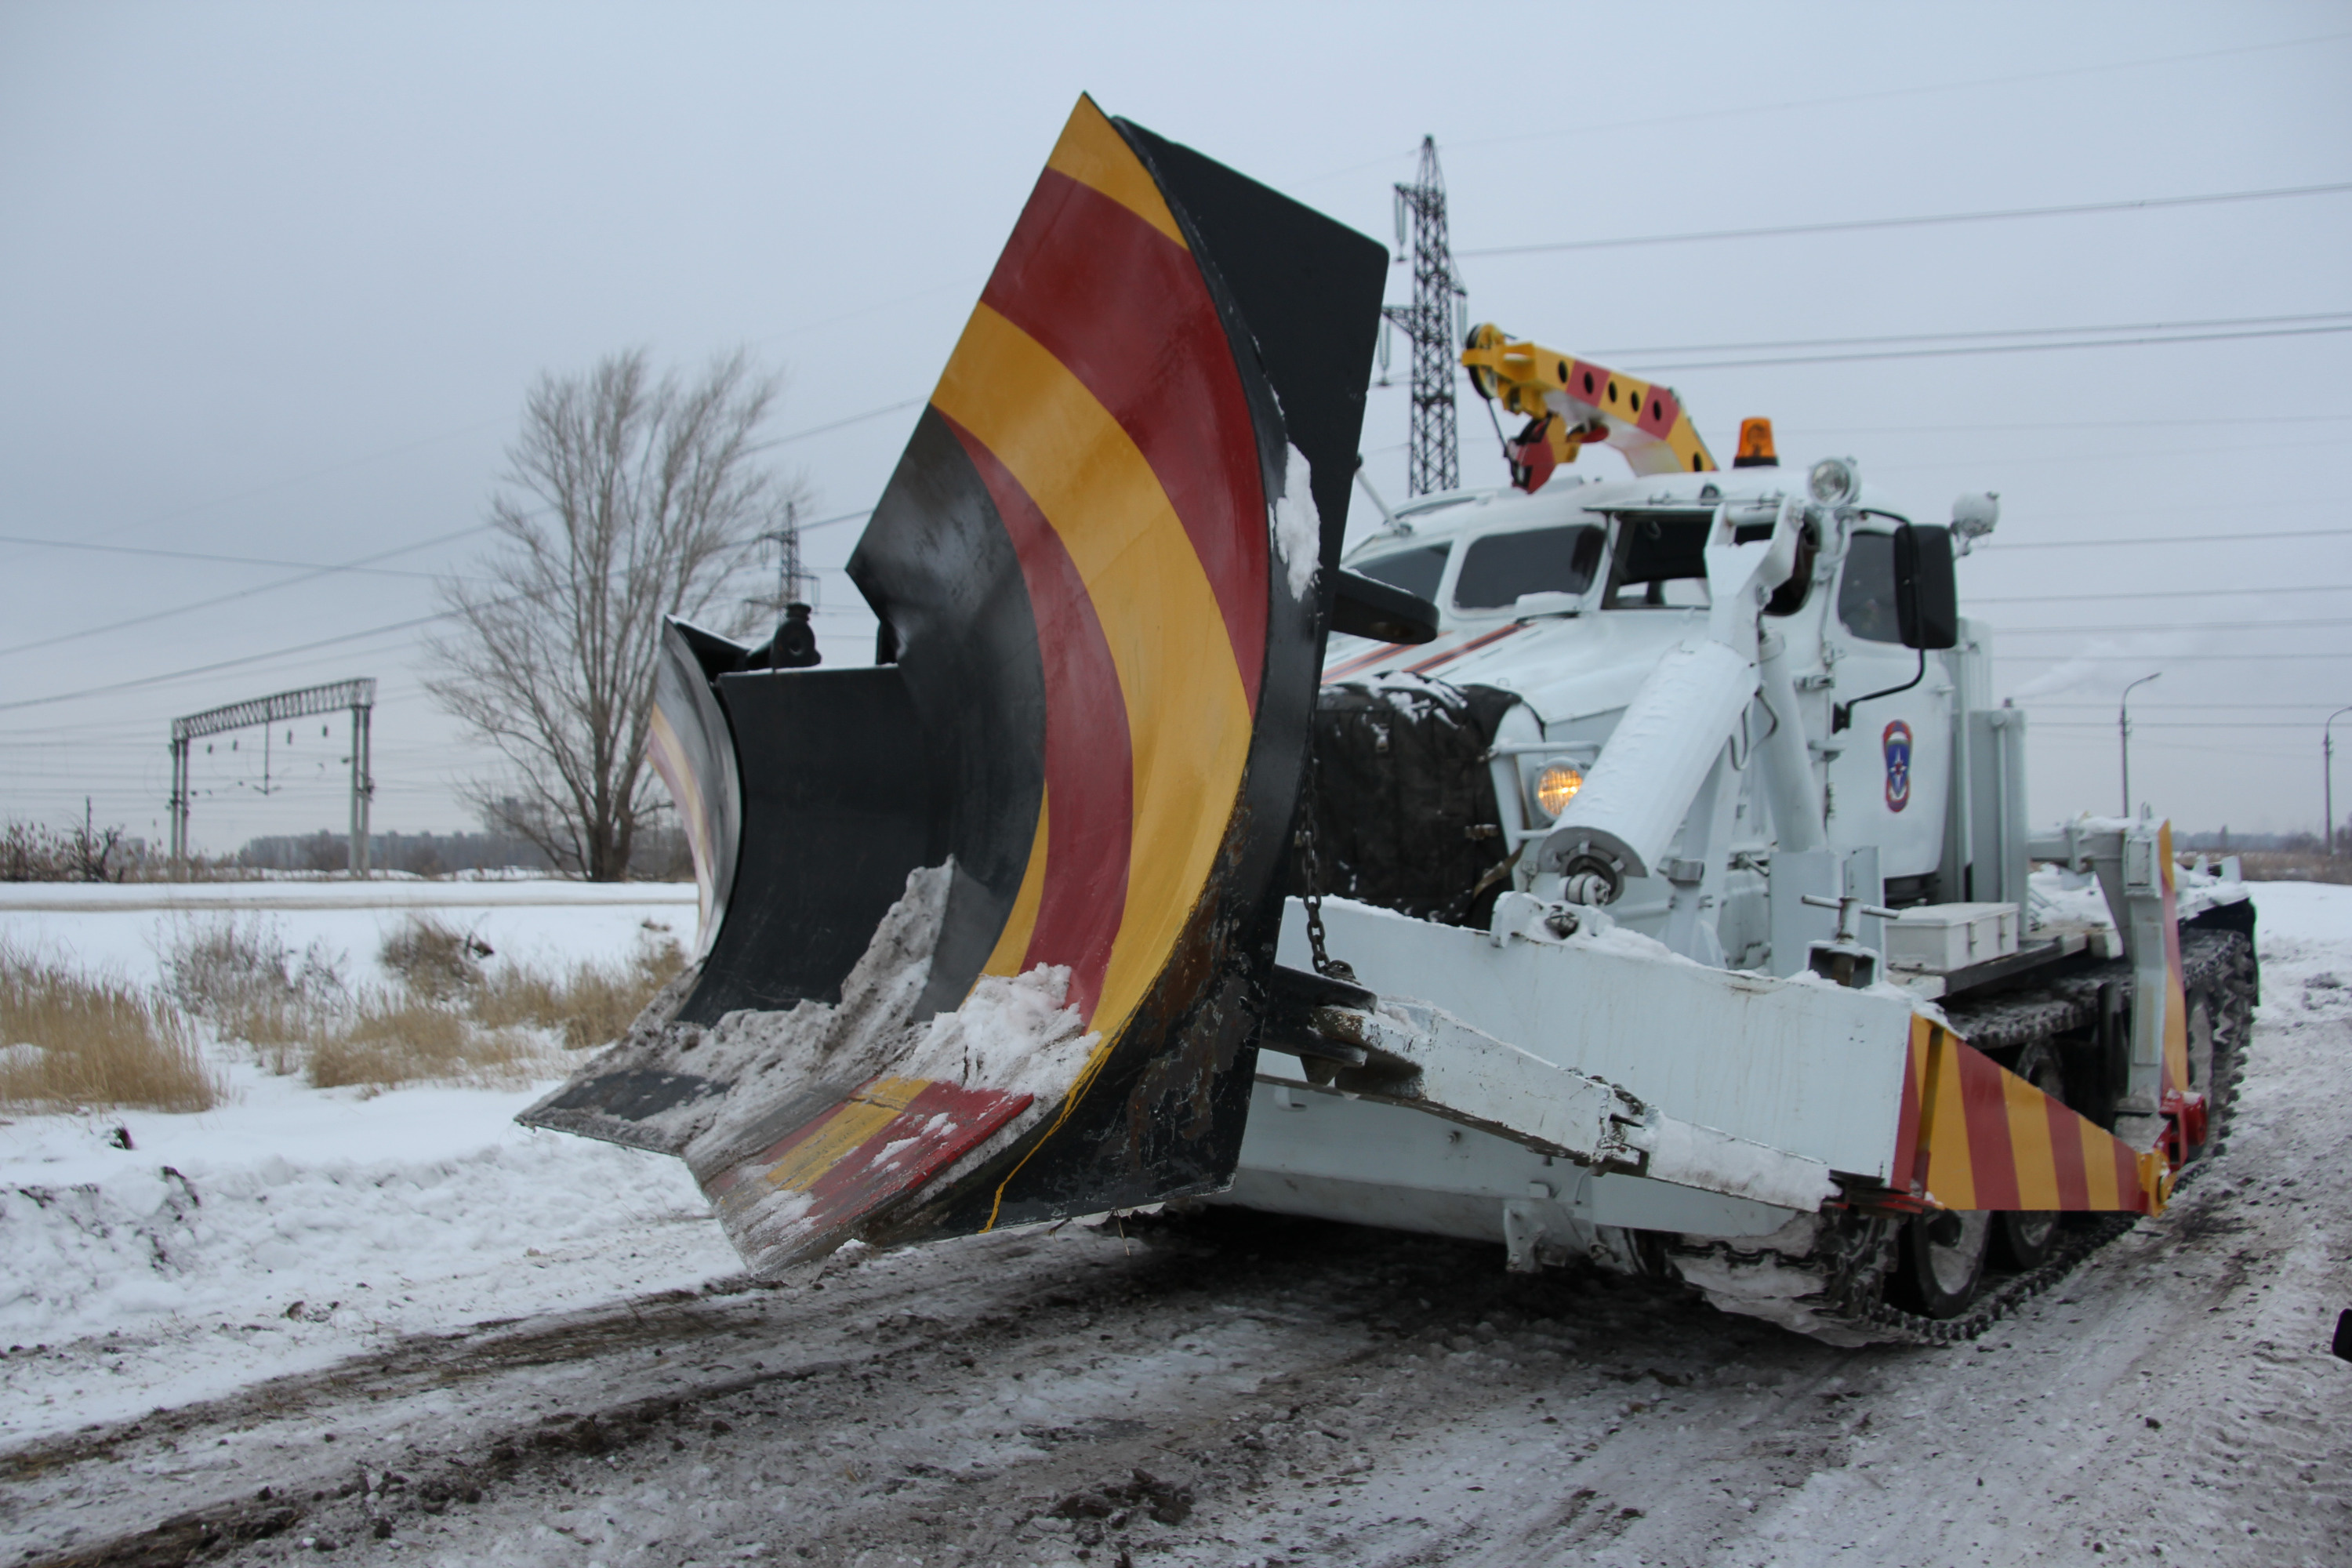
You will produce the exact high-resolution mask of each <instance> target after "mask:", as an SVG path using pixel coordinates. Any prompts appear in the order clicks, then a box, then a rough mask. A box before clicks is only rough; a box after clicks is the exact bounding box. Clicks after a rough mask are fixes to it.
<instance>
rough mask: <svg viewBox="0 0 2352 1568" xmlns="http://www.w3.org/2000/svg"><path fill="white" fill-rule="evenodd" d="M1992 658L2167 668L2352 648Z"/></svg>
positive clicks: (2330, 654)
mask: <svg viewBox="0 0 2352 1568" xmlns="http://www.w3.org/2000/svg"><path fill="white" fill-rule="evenodd" d="M1993 658H1998V659H2003V660H2007V661H2009V662H2011V663H2017V664H2024V663H2029V662H2030V663H2033V664H2146V663H2147V661H2148V660H2149V659H2151V658H2162V659H2163V660H2164V662H2165V663H2167V664H2211V663H2232V664H2234V663H2242V662H2244V661H2248V660H2270V661H2276V660H2280V659H2313V658H2347V659H2352V648H2299V649H2297V650H2295V651H2294V652H2293V653H2166V654H2161V655H2158V654H2150V653H1997V654H1994V655H1993Z"/></svg>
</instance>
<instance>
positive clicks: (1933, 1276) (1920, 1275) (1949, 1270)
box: [1887, 1209, 1997, 1318]
mask: <svg viewBox="0 0 2352 1568" xmlns="http://www.w3.org/2000/svg"><path fill="white" fill-rule="evenodd" d="M1996 1217H1997V1216H1995V1215H1993V1214H1992V1213H1991V1212H1990V1210H1986V1209H1972V1210H1969V1211H1968V1212H1966V1213H1962V1212H1960V1211H1958V1210H1954V1209H1941V1210H1938V1211H1937V1212H1936V1213H1934V1214H1923V1215H1916V1216H1914V1217H1913V1218H1912V1219H1911V1220H1910V1221H1909V1222H1908V1223H1906V1225H1905V1226H1904V1227H1903V1237H1902V1241H1901V1244H1900V1248H1899V1252H1898V1255H1897V1257H1896V1258H1895V1273H1894V1276H1893V1278H1892V1279H1890V1280H1889V1281H1888V1283H1887V1294H1888V1295H1889V1296H1890V1297H1891V1298H1893V1300H1895V1304H1896V1305H1897V1306H1901V1307H1907V1308H1909V1309H1910V1310H1913V1311H1915V1312H1917V1313H1920V1314H1921V1315H1922V1316H1925V1317H1929V1318H1957V1317H1958V1316H1959V1315H1960V1314H1961V1313H1963V1312H1965V1311H1967V1310H1969V1302H1971V1301H1973V1300H1976V1297H1977V1286H1978V1284H1979V1282H1980V1281H1982V1279H1984V1267H1985V1255H1986V1253H1987V1252H1988V1251H1990V1245H1991V1241H1992V1232H1993V1221H1994V1219H1995V1218H1996Z"/></svg>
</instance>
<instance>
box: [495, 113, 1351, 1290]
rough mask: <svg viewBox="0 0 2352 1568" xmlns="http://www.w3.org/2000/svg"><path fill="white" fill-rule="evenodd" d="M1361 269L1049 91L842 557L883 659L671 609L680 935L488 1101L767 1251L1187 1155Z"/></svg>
mask: <svg viewBox="0 0 2352 1568" xmlns="http://www.w3.org/2000/svg"><path fill="white" fill-rule="evenodd" d="M1385 268H1386V257H1385V255H1384V254H1383V252H1382V251H1381V248H1380V247H1378V246H1377V245H1375V244H1373V243H1372V242H1371V241H1370V240H1368V239H1366V238H1364V237H1362V236H1360V235H1358V234H1355V233H1353V232H1352V231H1350V230H1348V229H1346V228H1344V227H1342V226H1339V225H1338V224H1335V223H1333V222H1331V221H1330V220H1329V219H1328V218H1325V217H1322V216H1319V215H1318V214H1316V213H1313V212H1311V211H1309V210H1308V209H1307V208H1305V207H1302V206H1300V205H1297V204H1296V203H1294V202H1291V201H1290V200H1288V199H1287V198H1286V197H1283V196H1281V195H1276V193H1274V192H1272V191H1269V190H1267V189H1265V187H1264V186H1261V185H1258V184H1254V183H1252V182H1251V181H1249V180H1247V179H1244V178H1243V177H1242V176H1241V175H1239V174H1234V172H1233V171H1231V170H1229V169H1226V168H1224V167H1223V166H1221V165H1219V164H1217V163H1213V162H1211V161H1210V160H1208V159H1206V158H1203V157H1202V156H1201V155H1200V154H1199V153H1194V152H1192V151H1190V150H1189V149H1186V148H1183V147H1180V146H1177V145H1175V144H1173V143H1171V142H1164V141H1162V140H1160V138H1158V137H1156V136H1154V135H1152V134H1151V133H1150V132H1147V131H1144V130H1141V129H1140V128H1139V127H1136V126H1134V125H1130V124H1129V123H1127V122H1126V121H1114V120H1110V119H1108V118H1106V117H1105V116H1104V115H1103V114H1102V113H1101V111H1100V110H1097V108H1096V107H1095V105H1094V103H1093V102H1092V101H1091V100H1083V99H1082V100H1080V101H1079V104H1078V106H1077V110H1076V112H1075V113H1074V114H1073V115H1072V116H1071V117H1070V121H1069V123H1068V124H1067V126H1066V128H1065V129H1064V131H1063V133H1062V137H1061V140H1060V142H1058V143H1057V144H1056V145H1055V149H1054V153H1053V156H1052V157H1051V159H1049V160H1048V162H1047V164H1046V168H1045V174H1043V175H1042V176H1041V177H1040V178H1039V180H1038V183H1037V185H1036V188H1035V189H1034V191H1033V192H1032V193H1031V195H1030V198H1029V201H1028V205H1027V206H1026V207H1025V208H1024V210H1023V212H1022V215H1021V218H1020V221H1019V223H1018V224H1017V225H1016V226H1014V228H1013V237H1012V239H1011V240H1010V242H1009V243H1008V244H1007V245H1006V247H1005V249H1004V253H1003V257H1002V258H1000V259H999V260H998V262H997V265H996V268H995V271H994V273H993V274H992V276H991V278H990V279H989V281H988V285H987V288H986V289H985V291H984V292H983V293H982V297H981V301H980V304H979V306H978V308H977V309H976V310H974V311H973V313H972V316H971V321H970V323H969V324H968V325H967V326H966V328H965V330H964V333H963V336H962V339H961V341H960V342H958V344H957V345H956V349H955V352H954V353H953V355H952V356H951V357H950V360H949V363H948V366H947V370H946V372H945V374H943V375H942V376H941V377H940V383H939V386H938V388H937V390H936V391H935V392H934V393H933V394H932V395H931V399H930V402H929V405H928V406H927V407H926V408H925V409H924V411H923V413H922V415H921V416H920V418H919V420H918V422H917V425H916V428H915V432H914V435H913V437H912V438H911V439H910V440H909V441H908V446H907V450H906V453H905V455H904V456H903V457H902V458H900V460H899V463H898V470H897V472H896V474H895V475H894V476H893V477H892V479H891V480H890V484H889V486H888V488H887V490H886V491H885V492H884V494H883V497H882V500H881V503H880V505H879V506H878V507H877V510H876V511H875V514H874V517H873V521H871V523H870V524H869V525H868V526H867V528H866V534H865V537H864V538H863V539H862V540H861V541H860V542H859V544H858V546H857V549H856V552H855V554H854V555H853V556H852V557H851V560H850V564H849V571H850V575H851V577H852V578H853V580H855V582H856V584H857V586H858V588H859V589H860V590H861V591H862V592H863V593H864V595H866V601H867V602H868V603H869V604H870V605H872V606H873V608H874V611H875V614H876V615H877V616H878V617H880V619H881V621H882V624H883V626H884V640H885V645H886V647H890V646H892V645H895V650H896V660H895V662H892V663H887V664H883V665H880V666H877V667H876V668H857V669H787V670H771V669H763V668H741V667H742V665H743V664H744V663H745V662H746V655H745V650H743V649H741V648H740V647H736V645H733V644H731V643H728V642H726V641H725V640H724V639H720V638H716V637H710V636H709V634H707V633H703V632H700V631H698V630H696V629H695V628H691V627H687V626H673V627H672V628H671V632H670V638H669V644H668V660H667V668H666V669H665V671H664V673H663V676H662V681H661V686H660V690H659V694H658V701H657V714H658V722H657V723H656V730H655V736H656V738H655V742H654V748H653V750H654V760H655V762H656V765H657V766H659V767H660V768H661V770H662V772H663V774H664V776H665V777H666V778H667V780H668V781H669V784H670V786H671V789H672V791H673V793H674V794H675V795H677V800H678V805H679V809H680V812H681V815H682V816H684V818H685V819H686V822H687V826H688V837H689V840H690V842H691V843H692V845H693V846H694V847H695V850H696V855H697V872H698V877H699V878H700V879H701V882H702V887H703V891H704V903H705V908H706V910H707V911H709V917H708V918H709V925H708V926H707V927H706V930H705V931H704V942H705V945H704V951H703V953H702V957H701V962H700V963H699V965H698V967H697V969H696V970H694V971H693V972H692V973H690V974H689V975H688V976H687V977H686V978H685V979H684V980H682V981H681V983H680V984H679V985H678V986H677V987H676V988H674V992H673V994H669V995H667V996H666V997H665V998H664V999H663V1000H661V1001H660V1002H657V1003H656V1005H655V1007H654V1008H653V1009H652V1010H650V1011H649V1012H648V1014H647V1016H646V1018H645V1019H643V1020H641V1021H640V1023H639V1025H638V1026H637V1027H636V1028H635V1029H634V1030H633V1031H632V1033H631V1035H630V1037H629V1038H628V1039H627V1040H625V1041H624V1042H623V1043H622V1044H621V1045H620V1046H619V1047H615V1048H614V1050H613V1051H612V1052H610V1053H607V1055H605V1056H604V1058H600V1059H599V1060H598V1061H597V1062H595V1063H594V1064H593V1065H592V1066H590V1067H589V1068H586V1069H584V1070H583V1071H582V1072H581V1073H580V1074H578V1075H577V1076H576V1077H575V1078H574V1079H572V1081H571V1082H570V1083H568V1084H566V1085H565V1086H564V1087H563V1088H562V1089H561V1090H559V1091H558V1092H557V1093H556V1094H554V1095H552V1096H551V1097H550V1098H549V1099H548V1100H544V1101H543V1102H541V1104H540V1105H538V1106H535V1107H533V1108H532V1109H531V1110H530V1111H528V1112H526V1113H525V1116H524V1118H523V1119H524V1120H525V1121H528V1122H530V1123H532V1124H534V1125H539V1126H547V1127H561V1128H566V1129H570V1130H572V1131H580V1132H585V1133H589V1134H591V1135H593V1136H598V1137H604V1138H610V1139H614V1140H615V1141H617V1142H627V1143H633V1144H636V1145H638V1146H641V1147H647V1148H657V1149H663V1150H666V1151H668V1152H676V1153H679V1154H682V1155H684V1156H685V1157H686V1158H687V1160H688V1163H690V1164H691V1165H692V1167H693V1169H694V1172H695V1174H696V1176H697V1178H698V1180H699V1181H700V1182H701V1184H702V1185H703V1188H704V1190H705V1192H706V1193H708V1194H710V1196H711V1197H712V1198H713V1200H714V1201H715V1202H716V1203H717V1205H718V1206H719V1213H720V1215H721V1217H722V1219H723V1220H724V1221H725V1223H726V1225H727V1228H728V1231H729V1234H730V1236H731V1237H733V1238H734V1240H735V1242H736V1244H737V1245H738V1246H739V1247H740V1248H742V1250H743V1251H744V1254H745V1256H746V1258H748V1259H749V1260H750V1261H751V1263H752V1265H753V1267H754V1268H759V1269H765V1270H773V1269H775V1268H782V1267H783V1266H785V1265H788V1264H790V1263H792V1262H793V1261H795V1260H798V1259H801V1258H808V1257H813V1256H815V1255H817V1254H819V1253H822V1252H824V1251H825V1250H828V1249H829V1248H831V1247H834V1246H836V1245H838V1244H839V1243H840V1242H841V1241H842V1240H844V1239H845V1238H847V1237H851V1236H853V1235H855V1236H859V1237H864V1238H866V1239H867V1240H871V1241H877V1242H896V1241H904V1240H911V1239H919V1238H923V1237H940V1236H949V1235H956V1234H964V1233H970V1232H973V1231H979V1230H984V1229H987V1228H990V1227H991V1226H1000V1225H1007V1224H1019V1223H1026V1222H1032V1221H1036V1220H1041V1219H1046V1218H1052V1217H1055V1216H1059V1215H1069V1214H1085V1213H1094V1212H1099V1211H1101V1210H1104V1209H1108V1208H1112V1207H1117V1206H1121V1205H1134V1204H1142V1203H1149V1202H1152V1201H1156V1200H1158V1199H1161V1198H1165V1197H1170V1196H1173V1195H1177V1194H1187V1193H1198V1192H1207V1191H1213V1190H1216V1189H1218V1188H1220V1187H1222V1186H1223V1185H1224V1184H1226V1183H1227V1182H1228V1181H1229V1180H1230V1177H1231V1174H1232V1171H1233V1168H1234V1161H1235V1159H1236V1157H1237V1155H1238V1153H1239V1150H1240V1144H1241V1135H1242V1127H1243V1121H1244V1115H1245V1111H1246V1106H1247V1100H1248V1092H1249V1086H1250V1080H1251V1078H1252V1073H1253V1069H1254V1066H1255V1061H1254V1058H1255V1047H1254V1038H1255V1020H1256V1019H1257V1017H1258V1016H1259V1015H1260V1012H1261V1010H1262V994H1263V987H1264V985H1265V982H1266V979H1267V977H1268V975H1269V974H1270V973H1271V970H1272V966H1273V955H1274V938H1275V932H1276V916H1277V915H1278V912H1279V891H1278V889H1277V888H1276V879H1277V876H1278V873H1279V871H1280V869H1281V866H1282V862H1283V858H1284V854H1285V850H1286V845H1287V840H1288V836H1289V832H1290V826H1291V819H1292V816H1293V813H1294V809H1295V806H1296V804H1297V797H1298V785H1299V773H1300V769H1301V766H1302V765H1303V761H1304V757H1305V753H1306V746H1307V721H1308V716H1309V713H1310V710H1311V706H1312V703H1313V700H1314V691H1315V685H1316V679H1317V672H1318V668H1319V666H1320V663H1321V655H1322V644H1323V635H1324V631H1325V627H1326V626H1327V624H1328V616H1329V610H1330V584H1332V583H1333V581H1334V580H1335V575H1336V571H1337V562H1338V555H1339V540H1340V535H1341V532H1342V531H1343V529H1344V526H1345V520H1346V516H1347V506H1348V498H1349V482H1350V479H1351V478H1352V475H1353V472H1354V468H1355V464H1356V451H1357V439H1358V434H1359V430H1360V425H1361V421H1362V414H1363V394H1364V387H1365V384H1366V383H1367V380H1368V379H1369V376H1370V363H1371V355H1372V349H1373V342H1374V335H1375V332H1376V331H1377V327H1378V322H1379V307H1380V299H1381V288H1382V282H1383V278H1384V274H1385Z"/></svg>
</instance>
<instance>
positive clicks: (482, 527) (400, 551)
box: [0, 522, 490, 658]
mask: <svg viewBox="0 0 2352 1568" xmlns="http://www.w3.org/2000/svg"><path fill="white" fill-rule="evenodd" d="M489 527H490V525H489V524H488V523H486V522H485V523H476V524H475V525H474V526H473V527H471V528H461V529H459V530H457V531H456V532H455V533H445V534H442V535H441V536H439V537H438V538H436V539H427V540H425V541H424V542H421V543H416V544H404V545H401V546H399V547H398V548H396V549H393V550H385V551H380V552H377V553H375V554H373V555H362V556H361V557H360V558H359V559H358V560H357V561H350V562H344V563H341V565H339V566H321V567H320V568H318V569H317V570H315V571H310V572H304V573H302V574H299V576H293V577H281V578H279V579H278V581H277V582H275V583H264V584H260V585H259V586H257V587H252V588H240V589H238V590H237V591H236V593H234V594H221V595H216V596H215V597H213V598H210V599H198V600H195V601H194V603H192V604H185V605H173V606H172V607H171V608H169V609H165V610H151V611H149V612H148V613H147V614H145V615H142V616H130V617H129V618H127V619H124V620H120V621H113V622H110V623H109V624H107V625H105V626H85V627H83V628H82V629H81V630H79V631H75V632H61V633H59V634H58V635H57V636H55V637H36V638H34V639H33V640H32V641H30V642H20V643H16V644H15V645H14V646H12V647H0V658H6V657H8V656H9V655H11V654H19V653H29V652H31V651H32V650H34V649H36V648H49V647H57V646H58V644H59V643H68V642H79V641H80V640H81V639H82V638H84V637H103V636H104V635H105V634H107V633H108V632H119V631H123V630H125V629H127V628H129V627H131V626H152V625H153V624H154V623H155V622H157V621H160V620H165V619H168V618H170V617H171V616H185V615H191V614H193V613H194V612H195V611H197V610H209V609H212V608H214V607H215V605H227V604H233V603H235V602H236V601H237V600H239V599H250V598H252V597H253V596H254V595H257V594H268V593H274V592H276V591H277V590H278V589H280V588H291V587H294V586H296V585H297V584H302V583H309V582H313V581H316V580H317V579H318V578H320V577H324V576H326V575H328V574H331V573H333V572H338V571H342V570H345V569H347V568H349V567H352V566H365V565H369V564H371V563H374V562H378V561H389V560H390V559H392V558H393V557H394V556H395V555H405V554H408V553H409V552H411V551H416V550H429V549H431V548H432V547H433V546H434V545H436V544H446V543H448V542H451V541H452V540H457V539H464V538H467V536H468V535H471V534H477V533H484V532H488V531H489Z"/></svg>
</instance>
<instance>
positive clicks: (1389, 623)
mask: <svg viewBox="0 0 2352 1568" xmlns="http://www.w3.org/2000/svg"><path fill="white" fill-rule="evenodd" d="M1331 629H1332V630H1333V631H1335V632H1345V633H1347V634H1348V635H1349V637H1370V638H1372V639H1373V640H1374V641H1375V642H1392V643H1424V642H1433V641H1434V640H1435V639H1436V637H1437V606H1436V605H1433V604H1431V603H1430V602H1429V601H1428V600H1426V599H1424V598H1423V597H1422V596H1421V595H1418V594H1408V593H1406V592H1405V591H1404V590H1403V589H1402V588H1399V587H1396V586H1394V585H1392V584H1387V583H1383V582H1381V580H1380V579H1379V578H1377V577H1367V576H1364V575H1363V574H1361V573H1357V572H1346V571H1343V572H1340V573H1339V574H1337V580H1336V581H1335V583H1334V584H1333V592H1332V595H1331Z"/></svg>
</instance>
